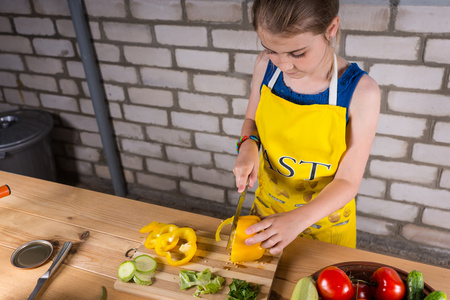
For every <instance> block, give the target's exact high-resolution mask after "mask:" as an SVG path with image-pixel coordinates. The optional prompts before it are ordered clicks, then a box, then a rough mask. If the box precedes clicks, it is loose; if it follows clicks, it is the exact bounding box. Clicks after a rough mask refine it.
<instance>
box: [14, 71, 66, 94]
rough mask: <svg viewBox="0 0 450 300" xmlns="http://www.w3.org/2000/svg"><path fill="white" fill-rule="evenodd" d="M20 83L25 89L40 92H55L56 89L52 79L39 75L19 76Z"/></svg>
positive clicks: (54, 81)
mask: <svg viewBox="0 0 450 300" xmlns="http://www.w3.org/2000/svg"><path fill="white" fill-rule="evenodd" d="M19 78H20V81H21V82H22V84H23V85H24V86H26V87H29V88H32V89H37V90H41V91H49V92H57V91H58V87H57V84H56V80H55V78H53V77H49V76H41V75H28V74H20V75H19Z"/></svg>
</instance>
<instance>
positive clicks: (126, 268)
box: [117, 261, 136, 282]
mask: <svg viewBox="0 0 450 300" xmlns="http://www.w3.org/2000/svg"><path fill="white" fill-rule="evenodd" d="M135 273H136V265H135V264H134V262H132V261H124V262H123V263H122V264H120V266H119V269H118V270H117V276H118V277H119V279H120V280H122V281H123V282H128V281H130V280H131V279H132V278H133V277H134V274H135Z"/></svg>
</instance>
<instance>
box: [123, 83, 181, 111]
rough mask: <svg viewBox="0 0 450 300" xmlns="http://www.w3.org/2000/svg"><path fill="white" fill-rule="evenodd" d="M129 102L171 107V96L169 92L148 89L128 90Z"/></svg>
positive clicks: (132, 88)
mask: <svg viewBox="0 0 450 300" xmlns="http://www.w3.org/2000/svg"><path fill="white" fill-rule="evenodd" d="M128 95H129V100H130V102H132V103H134V104H142V105H149V106H158V107H172V106H173V94H172V92H171V91H165V90H155V89H148V88H134V87H130V88H128Z"/></svg>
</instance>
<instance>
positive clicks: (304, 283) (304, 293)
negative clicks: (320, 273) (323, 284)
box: [291, 276, 319, 300]
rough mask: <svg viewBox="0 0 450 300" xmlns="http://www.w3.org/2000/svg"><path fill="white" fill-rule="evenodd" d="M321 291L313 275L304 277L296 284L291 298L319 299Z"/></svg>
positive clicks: (298, 299) (295, 299)
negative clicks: (318, 290)
mask: <svg viewBox="0 0 450 300" xmlns="http://www.w3.org/2000/svg"><path fill="white" fill-rule="evenodd" d="M318 299H319V293H318V292H317V288H316V285H315V283H314V280H313V278H312V277H311V276H308V277H303V278H302V279H300V280H299V281H298V282H297V284H296V285H295V288H294V292H293V293H292V296H291V300H318Z"/></svg>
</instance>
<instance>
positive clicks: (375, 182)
mask: <svg viewBox="0 0 450 300" xmlns="http://www.w3.org/2000/svg"><path fill="white" fill-rule="evenodd" d="M386 189H387V187H386V181H385V180H380V179H375V178H363V179H362V180H361V184H360V186H359V190H358V195H365V196H372V197H379V198H382V197H384V195H385V194H386ZM358 197H359V196H358Z"/></svg>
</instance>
